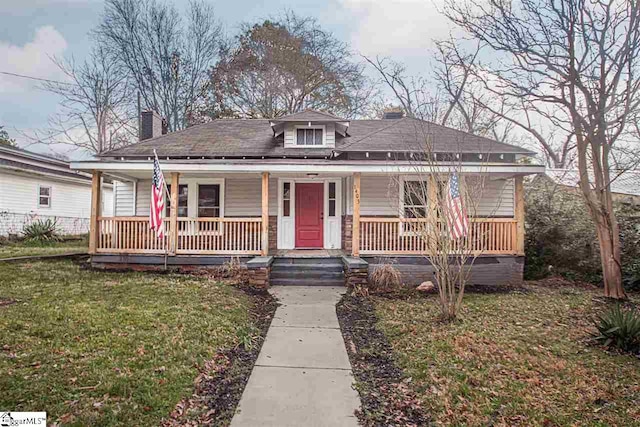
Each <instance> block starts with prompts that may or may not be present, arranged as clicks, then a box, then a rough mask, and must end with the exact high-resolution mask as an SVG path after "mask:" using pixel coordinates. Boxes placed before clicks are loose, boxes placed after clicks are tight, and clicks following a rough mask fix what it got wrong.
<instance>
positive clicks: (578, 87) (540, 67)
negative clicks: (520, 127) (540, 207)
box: [445, 0, 640, 298]
mask: <svg viewBox="0 0 640 427" xmlns="http://www.w3.org/2000/svg"><path fill="white" fill-rule="evenodd" d="M445 14H446V15H447V16H448V17H449V18H450V19H451V20H452V21H453V22H454V23H456V24H457V25H458V26H459V27H461V28H462V29H464V30H466V31H467V33H468V34H470V35H471V36H472V37H474V38H475V39H476V40H477V41H479V42H480V43H483V44H484V45H486V46H487V48H488V49H489V51H490V55H489V56H488V57H487V58H486V62H485V63H484V64H483V65H484V69H485V71H486V72H487V73H490V75H491V76H492V78H494V79H496V83H495V84H494V87H493V90H494V92H495V93H499V94H501V95H503V96H505V97H509V98H511V99H517V98H520V99H525V100H529V101H530V102H537V103H544V104H547V105H550V106H552V107H556V108H558V109H561V110H562V112H563V114H564V115H565V117H567V120H566V122H565V125H566V126H567V128H568V129H569V130H570V132H571V133H572V134H573V138H574V140H575V146H576V156H577V164H578V168H579V171H580V181H579V186H580V190H581V193H582V195H583V196H584V200H585V202H586V204H587V207H588V210H589V212H590V215H591V217H592V218H593V221H594V223H595V224H596V230H597V235H598V242H599V244H600V253H601V262H602V269H603V276H604V293H605V295H606V296H608V297H612V298H625V293H624V289H623V287H622V273H621V264H620V262H621V261H620V237H619V227H618V222H617V220H616V216H615V213H614V210H613V200H612V196H611V188H610V184H611V182H612V180H613V179H614V176H612V167H611V165H612V158H613V152H614V150H615V149H616V147H618V146H628V145H630V144H637V140H635V141H634V139H633V138H635V137H636V135H635V134H634V132H635V124H636V123H637V122H638V114H639V105H640V97H639V96H638V94H639V91H640V79H638V72H639V67H638V65H639V62H640V26H639V24H640V19H639V18H640V4H639V3H638V2H637V1H628V0H607V1H605V0H589V1H587V0H520V1H518V2H514V1H503V0H483V1H480V0H466V1H462V2H458V1H453V0H450V1H449V2H448V4H447V7H446V10H445Z"/></svg>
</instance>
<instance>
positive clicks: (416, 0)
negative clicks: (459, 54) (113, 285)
mask: <svg viewBox="0 0 640 427" xmlns="http://www.w3.org/2000/svg"><path fill="white" fill-rule="evenodd" d="M166 1H169V2H172V3H174V4H176V5H178V6H179V7H181V6H182V5H184V3H185V1H184V0H173V1H170V0H166ZM209 1H210V2H211V3H212V4H213V6H214V8H215V11H216V13H217V15H218V19H219V20H220V22H221V23H222V24H223V27H224V28H225V31H226V32H227V34H229V35H233V34H234V33H236V32H237V31H238V28H239V27H240V25H241V24H242V23H244V22H255V21H257V20H259V19H262V18H266V17H269V16H273V15H277V14H278V13H279V12H280V11H284V10H286V9H289V10H292V11H293V12H295V13H296V14H299V15H302V16H313V17H315V18H317V19H318V21H319V22H320V24H321V25H322V27H323V28H325V29H327V30H329V31H331V32H332V33H333V34H334V35H335V36H336V37H337V38H339V39H341V40H343V41H346V42H348V43H350V45H351V47H352V49H353V51H354V54H356V55H360V54H361V55H367V56H376V55H380V56H388V57H391V58H393V59H394V60H397V61H401V62H404V63H405V64H407V67H408V71H409V73H411V74H415V75H418V74H423V75H424V74H426V68H427V64H428V58H429V55H430V49H431V48H432V47H433V44H432V40H433V39H437V38H445V37H447V35H448V33H449V26H448V24H447V22H446V20H445V19H444V18H443V17H442V16H441V15H440V14H439V12H438V11H439V9H440V7H441V6H442V1H443V0H392V1H390V0H325V1H317V0H315V1H314V0H289V1H281V0H269V1H263V2H259V1H248V0H234V1H221V0H209ZM103 7H104V4H103V1H102V0H0V72H8V73H15V74H22V75H28V76H32V77H37V78H43V79H51V80H63V79H64V75H63V74H62V73H61V71H60V70H59V69H58V67H57V66H56V65H55V64H54V63H53V62H52V60H51V58H53V57H57V58H74V59H75V60H78V61H80V60H83V59H84V58H85V57H86V55H87V54H88V52H89V50H90V48H91V38H90V37H89V33H90V31H91V30H92V28H94V27H95V26H96V25H97V23H98V22H99V21H100V16H101V13H102V10H103ZM59 101H60V99H59V98H58V97H57V96H55V95H53V94H50V93H47V92H44V91H42V90H40V89H38V83H37V82H36V81H33V80H29V79H24V78H17V77H14V76H8V75H4V74H0V126H4V129H5V130H6V131H8V132H9V134H10V136H11V137H12V138H15V139H16V140H17V142H18V144H19V145H20V146H22V147H26V148H27V149H29V150H33V151H37V152H41V153H49V154H50V153H52V152H57V153H60V154H63V155H66V156H67V157H69V158H72V159H74V158H82V157H83V156H84V154H83V153H81V152H78V151H77V150H76V151H74V150H72V149H71V148H70V147H68V146H51V145H44V144H34V143H33V140H31V139H29V138H27V137H25V136H24V135H31V136H33V135H34V132H36V131H42V130H46V129H47V128H48V126H49V118H50V117H52V116H53V115H55V114H56V111H58V108H59Z"/></svg>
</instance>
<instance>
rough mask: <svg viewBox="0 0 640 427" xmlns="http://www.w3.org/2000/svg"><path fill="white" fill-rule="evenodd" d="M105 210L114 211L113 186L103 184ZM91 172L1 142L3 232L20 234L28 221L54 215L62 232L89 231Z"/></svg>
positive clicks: (0, 221)
mask: <svg viewBox="0 0 640 427" xmlns="http://www.w3.org/2000/svg"><path fill="white" fill-rule="evenodd" d="M102 191H103V198H102V212H104V213H105V215H106V214H109V215H111V214H112V212H113V189H112V185H111V184H109V183H104V184H103V187H102ZM90 214H91V176H90V175H89V174H87V173H84V172H79V171H74V170H71V169H70V168H69V162H65V161H63V160H58V159H55V158H52V157H49V156H45V155H42V154H37V153H32V152H30V151H26V150H23V149H20V148H16V147H10V146H6V145H0V236H8V235H17V234H20V232H21V231H22V228H23V226H24V225H25V224H28V223H30V222H33V221H35V220H37V219H47V218H52V219H55V220H56V221H57V224H58V227H59V230H60V232H61V233H63V234H82V233H87V232H89V217H90Z"/></svg>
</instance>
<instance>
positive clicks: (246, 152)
mask: <svg viewBox="0 0 640 427" xmlns="http://www.w3.org/2000/svg"><path fill="white" fill-rule="evenodd" d="M307 113H313V114H314V115H315V114H316V113H318V112H309V111H305V112H302V113H298V114H301V115H303V114H307ZM319 114H323V115H324V113H319ZM288 117H290V116H288ZM300 117H307V116H297V117H296V119H295V120H294V121H319V120H317V119H315V120H309V118H304V119H301V118H300ZM324 120H326V118H325V119H324ZM350 123H351V125H350V126H349V129H348V134H347V136H346V137H343V136H342V135H340V134H337V133H336V147H335V148H308V149H307V148H284V140H283V137H282V135H280V136H278V137H274V133H273V130H272V129H271V127H270V121H269V120H263V119H220V120H215V121H213V122H210V123H204V124H200V125H195V126H192V127H189V128H187V129H184V130H181V131H178V132H173V133H170V134H167V135H163V136H159V137H156V138H152V139H148V140H146V141H142V142H139V143H136V144H133V145H130V146H128V147H124V148H120V149H117V150H113V151H110V152H108V153H104V154H103V155H102V157H145V156H152V155H153V150H154V149H156V150H157V152H158V156H159V157H165V156H169V157H187V156H190V157H193V158H196V157H222V156H228V157H242V156H247V157H260V156H264V157H282V156H291V157H303V156H309V157H320V158H321V157H325V156H330V155H331V153H332V152H333V151H338V152H368V151H371V152H375V151H382V152H388V151H390V152H407V151H414V152H422V151H424V150H423V148H422V147H421V145H423V144H424V143H425V141H426V140H429V141H432V144H433V151H434V152H438V153H505V154H514V153H518V154H533V153H532V152H531V151H529V150H526V149H524V148H522V147H517V146H514V145H508V144H503V143H500V142H497V141H493V140H491V139H488V138H484V137H480V136H476V135H472V134H469V133H465V132H461V131H457V130H454V129H451V128H447V127H444V126H440V125H437V124H434V123H429V122H424V121H421V120H417V119H411V118H403V119H395V120H391V119H389V120H351V121H350Z"/></svg>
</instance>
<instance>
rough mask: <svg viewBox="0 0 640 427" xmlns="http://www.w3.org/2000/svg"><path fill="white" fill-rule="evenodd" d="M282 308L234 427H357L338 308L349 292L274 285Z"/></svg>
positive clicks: (356, 401) (356, 403)
mask: <svg viewBox="0 0 640 427" xmlns="http://www.w3.org/2000/svg"><path fill="white" fill-rule="evenodd" d="M271 291H272V293H273V294H274V295H275V296H276V298H278V300H279V301H280V303H281V304H282V305H281V306H280V307H278V309H277V311H276V314H275V317H274V318H273V321H272V322H271V327H270V328H269V331H268V332H267V337H266V340H265V342H264V345H263V346H262V350H261V351H260V354H259V355H258V360H257V361H256V364H255V366H254V368H253V371H252V372H251V377H249V382H248V383H247V387H246V388H245V389H244V393H243V394H242V398H241V399H240V403H239V405H238V408H237V409H236V414H235V415H234V417H233V420H232V421H231V427H244V426H251V427H253V426H336V427H339V426H357V425H358V422H357V419H356V418H355V415H354V411H355V410H356V409H357V408H358V407H359V406H360V399H359V397H358V393H357V392H356V391H355V390H354V389H353V388H352V387H351V386H352V383H353V375H352V373H351V364H350V363H349V358H348V356H347V351H346V349H345V346H344V340H343V339H342V334H341V333H340V326H339V325H338V317H337V316H336V308H335V306H336V303H337V302H338V301H339V300H340V296H341V294H342V293H343V292H344V291H345V289H344V288H334V287H304V286H286V287H277V286H274V287H273V288H272V289H271Z"/></svg>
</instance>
